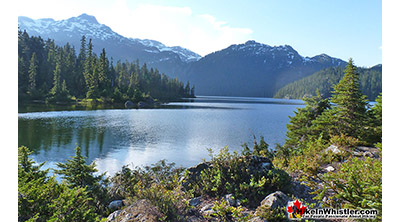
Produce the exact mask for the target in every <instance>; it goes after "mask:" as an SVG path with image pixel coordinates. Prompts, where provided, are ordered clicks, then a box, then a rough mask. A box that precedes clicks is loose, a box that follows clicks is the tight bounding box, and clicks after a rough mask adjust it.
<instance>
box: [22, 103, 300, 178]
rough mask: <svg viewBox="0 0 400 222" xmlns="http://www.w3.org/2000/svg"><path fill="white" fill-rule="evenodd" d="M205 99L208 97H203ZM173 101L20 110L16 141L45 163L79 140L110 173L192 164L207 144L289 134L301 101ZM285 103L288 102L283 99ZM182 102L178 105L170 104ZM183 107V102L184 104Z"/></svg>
mask: <svg viewBox="0 0 400 222" xmlns="http://www.w3.org/2000/svg"><path fill="white" fill-rule="evenodd" d="M203 99H204V98H203ZM271 100H273V99H268V101H264V102H260V103H254V102H249V103H246V102H236V103H232V102H215V98H212V102H210V103H208V102H204V101H201V102H200V101H195V102H192V103H184V104H181V103H172V104H169V105H168V106H169V108H166V107H168V106H166V107H165V108H158V109H132V110H127V109H108V110H89V111H86V110H75V111H50V112H40V111H39V109H38V108H36V110H37V112H30V113H20V114H19V120H18V121H19V125H18V128H19V133H18V144H19V145H25V146H27V147H29V148H30V149H32V150H33V151H34V159H35V160H36V161H38V162H43V161H48V162H47V164H46V165H45V166H46V167H53V166H54V163H56V162H64V161H65V160H66V159H67V158H69V157H70V156H73V155H74V152H75V151H74V148H75V146H76V145H79V146H80V147H81V148H82V152H83V154H84V155H86V156H88V160H87V162H88V163H90V162H92V161H96V163H97V167H98V169H99V170H100V171H101V172H104V171H108V172H109V173H110V174H113V173H115V172H116V171H117V170H119V169H121V166H123V165H126V164H131V165H149V164H152V163H155V162H156V161H158V160H161V159H167V160H168V161H173V162H176V163H177V165H182V166H191V165H194V164H197V163H198V162H199V161H201V159H202V158H207V157H208V153H207V151H206V148H212V149H214V150H218V149H220V148H222V147H224V146H226V145H229V146H230V147H231V148H232V149H240V145H241V144H243V143H244V142H247V143H251V142H252V138H253V135H255V136H257V137H259V136H264V138H265V140H266V141H267V142H268V143H269V144H271V146H273V144H275V143H282V142H284V139H285V132H286V124H287V123H288V121H289V118H288V116H289V115H292V114H293V111H294V110H295V109H296V107H299V106H302V105H301V104H300V103H297V102H298V101H295V102H296V103H295V104H293V103H294V102H293V101H288V102H287V103H282V102H281V101H278V103H276V104H274V103H271ZM283 102H284V101H283ZM176 106H178V107H179V106H180V108H179V109H176V108H171V107H176ZM182 106H184V107H183V108H182Z"/></svg>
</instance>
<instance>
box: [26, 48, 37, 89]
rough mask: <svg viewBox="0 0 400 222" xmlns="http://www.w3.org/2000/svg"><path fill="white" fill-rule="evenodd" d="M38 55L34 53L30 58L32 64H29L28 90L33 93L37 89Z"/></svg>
mask: <svg viewBox="0 0 400 222" xmlns="http://www.w3.org/2000/svg"><path fill="white" fill-rule="evenodd" d="M37 63H38V61H37V57H36V53H33V54H32V58H31V60H30V65H29V71H28V74H29V88H28V92H29V93H33V92H34V91H35V90H36V76H37V74H38V65H37Z"/></svg>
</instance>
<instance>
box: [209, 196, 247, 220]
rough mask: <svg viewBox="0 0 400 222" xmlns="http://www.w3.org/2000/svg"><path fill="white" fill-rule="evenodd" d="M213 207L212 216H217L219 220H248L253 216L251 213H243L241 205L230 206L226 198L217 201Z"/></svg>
mask: <svg viewBox="0 0 400 222" xmlns="http://www.w3.org/2000/svg"><path fill="white" fill-rule="evenodd" d="M211 209H212V210H213V211H214V212H213V213H212V214H211V216H213V217H216V218H217V219H218V221H233V220H234V221H248V220H249V219H250V218H251V217H252V215H250V214H249V215H245V214H243V208H242V207H241V206H238V207H233V206H229V204H228V203H227V201H225V200H222V201H215V202H214V206H213V207H212V208H211Z"/></svg>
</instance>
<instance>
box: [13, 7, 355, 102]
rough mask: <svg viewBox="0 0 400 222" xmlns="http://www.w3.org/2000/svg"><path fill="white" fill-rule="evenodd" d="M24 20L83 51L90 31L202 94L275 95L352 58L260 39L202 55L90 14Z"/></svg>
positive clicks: (119, 55)
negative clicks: (127, 32)
mask: <svg viewBox="0 0 400 222" xmlns="http://www.w3.org/2000/svg"><path fill="white" fill-rule="evenodd" d="M18 25H19V28H20V29H21V30H26V31H27V32H28V33H29V34H30V35H35V36H41V37H42V38H43V39H47V38H51V39H55V41H56V43H57V44H59V45H63V44H65V43H66V42H69V43H70V44H72V45H73V46H75V48H76V49H77V51H79V48H80V39H81V37H82V35H85V36H86V37H87V39H89V38H91V39H92V42H93V45H94V49H95V53H97V54H99V53H100V51H101V50H102V48H105V49H106V52H107V56H110V57H113V59H114V61H116V60H122V61H125V60H128V61H134V60H136V59H139V61H140V63H142V64H143V63H147V65H148V66H149V67H154V68H157V69H159V70H160V72H163V73H165V74H167V75H169V76H170V77H172V78H174V77H178V78H179V79H180V80H182V81H190V83H192V84H194V85H195V87H196V92H197V94H199V95H221V96H259V97H273V96H274V95H275V94H276V92H278V90H279V89H280V88H282V87H284V86H285V85H287V84H289V83H292V82H294V81H296V80H300V79H302V78H304V77H307V76H309V75H312V74H313V73H315V72H317V71H320V70H323V69H326V68H328V67H345V66H346V64H347V63H346V62H345V61H343V60H341V59H338V58H333V57H330V56H329V55H326V54H320V55H316V56H314V57H304V56H301V55H300V54H299V53H298V52H297V51H296V50H295V49H293V48H292V47H291V46H289V45H283V46H269V45H267V44H263V43H258V42H256V41H254V40H249V41H247V42H245V43H243V44H234V45H231V46H229V47H227V48H225V49H222V50H220V51H216V52H213V53H211V54H208V55H206V56H204V57H201V56H200V55H198V54H197V53H195V52H192V51H190V50H188V49H185V48H182V47H180V46H174V47H168V46H165V45H164V44H163V43H161V42H159V41H156V40H150V39H137V38H126V37H124V36H122V35H120V34H118V33H116V32H114V31H113V30H112V29H111V28H110V27H108V26H106V25H104V24H99V23H98V21H97V19H96V18H95V17H94V16H91V15H88V14H82V15H80V16H77V17H72V18H69V19H66V20H60V21H55V20H53V19H51V18H47V19H37V20H34V19H30V18H28V17H23V16H20V17H18Z"/></svg>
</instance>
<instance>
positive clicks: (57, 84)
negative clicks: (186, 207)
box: [50, 63, 61, 96]
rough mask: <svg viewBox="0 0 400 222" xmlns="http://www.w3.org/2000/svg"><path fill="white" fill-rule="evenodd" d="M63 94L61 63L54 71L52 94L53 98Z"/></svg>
mask: <svg viewBox="0 0 400 222" xmlns="http://www.w3.org/2000/svg"><path fill="white" fill-rule="evenodd" d="M60 92H61V65H60V64H59V63H57V64H56V69H55V70H54V77H53V88H52V89H51V91H50V93H51V94H52V95H53V96H58V95H59V94H60Z"/></svg>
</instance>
